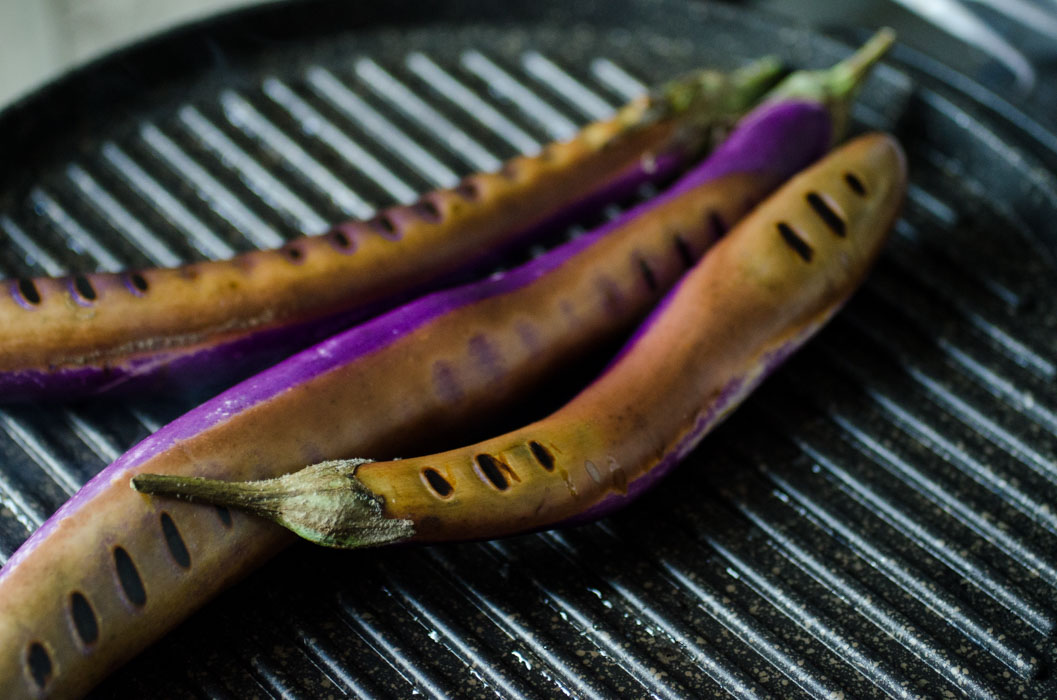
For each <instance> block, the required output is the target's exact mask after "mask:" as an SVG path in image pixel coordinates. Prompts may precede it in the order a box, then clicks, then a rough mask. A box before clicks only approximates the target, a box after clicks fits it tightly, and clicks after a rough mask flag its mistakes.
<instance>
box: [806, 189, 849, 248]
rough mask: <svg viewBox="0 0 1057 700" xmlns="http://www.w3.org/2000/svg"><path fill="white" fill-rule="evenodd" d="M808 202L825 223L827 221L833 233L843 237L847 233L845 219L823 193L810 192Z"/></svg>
mask: <svg viewBox="0 0 1057 700" xmlns="http://www.w3.org/2000/svg"><path fill="white" fill-rule="evenodd" d="M807 203H808V204H809V205H811V208H812V209H814V211H815V213H816V214H818V218H820V219H822V221H823V223H825V224H826V226H828V227H829V229H830V230H831V231H833V233H835V234H837V235H838V236H840V237H841V238H843V237H844V236H846V235H847V230H846V229H847V226H846V224H845V223H844V219H842V218H841V217H840V214H838V213H837V212H835V211H833V208H832V207H831V206H830V205H829V203H828V202H826V200H825V199H824V198H823V197H822V196H821V195H819V193H818V192H809V193H808V195H807Z"/></svg>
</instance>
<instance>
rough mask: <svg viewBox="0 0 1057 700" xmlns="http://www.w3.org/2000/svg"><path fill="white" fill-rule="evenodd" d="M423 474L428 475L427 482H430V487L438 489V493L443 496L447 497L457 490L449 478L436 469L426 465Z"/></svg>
mask: <svg viewBox="0 0 1057 700" xmlns="http://www.w3.org/2000/svg"><path fill="white" fill-rule="evenodd" d="M422 475H423V476H424V477H426V482H427V483H429V487H430V488H431V489H433V490H434V491H436V493H437V495H438V496H440V497H441V498H447V497H448V496H450V495H451V494H452V492H453V491H454V490H455V489H454V488H452V485H451V484H449V483H448V480H447V479H445V478H444V477H443V476H441V475H440V472H438V471H437V470H436V469H432V468H430V467H426V468H425V469H423V470H422Z"/></svg>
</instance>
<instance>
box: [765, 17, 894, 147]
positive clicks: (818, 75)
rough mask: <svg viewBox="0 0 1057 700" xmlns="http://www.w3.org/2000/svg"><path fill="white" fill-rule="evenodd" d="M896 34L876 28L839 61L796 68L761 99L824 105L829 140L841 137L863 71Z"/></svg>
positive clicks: (887, 46)
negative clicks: (830, 122)
mask: <svg viewBox="0 0 1057 700" xmlns="http://www.w3.org/2000/svg"><path fill="white" fill-rule="evenodd" d="M895 39H896V33H895V32H894V31H893V30H892V29H890V28H888V27H884V28H883V29H880V30H878V31H877V33H876V34H874V35H873V36H872V37H871V38H870V39H869V40H868V41H867V42H866V43H865V44H863V45H862V46H861V47H860V48H859V50H858V51H856V52H855V53H853V54H852V55H851V56H848V57H847V58H845V59H844V60H843V61H841V62H840V63H838V64H836V65H835V66H832V67H830V68H824V69H822V70H800V71H797V72H795V73H793V74H792V75H790V76H789V77H787V78H786V79H785V80H783V81H782V82H781V83H779V84H778V87H776V88H775V89H774V90H772V91H771V92H769V93H768V94H767V96H766V98H764V101H765V102H777V101H780V100H798V99H800V100H811V101H815V102H818V103H819V104H822V105H823V106H825V107H826V109H827V110H828V111H829V113H830V117H831V118H832V119H833V136H832V142H833V143H837V142H838V141H840V140H841V139H842V138H843V137H844V132H845V131H846V130H847V126H848V122H849V121H850V113H851V104H852V101H853V100H854V99H855V95H856V94H857V93H858V92H859V88H861V87H862V84H863V82H864V81H865V79H866V76H867V74H868V73H869V72H870V69H872V68H873V67H874V66H875V65H876V64H877V62H878V61H879V60H881V58H882V57H883V56H884V55H885V53H887V52H888V49H889V48H891V46H892V44H893V43H895Z"/></svg>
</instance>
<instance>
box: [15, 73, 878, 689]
mask: <svg viewBox="0 0 1057 700" xmlns="http://www.w3.org/2000/svg"><path fill="white" fill-rule="evenodd" d="M864 71H865V65H864V64H863V63H862V62H861V61H860V60H859V59H858V58H853V59H851V60H850V61H849V62H847V63H844V64H841V65H838V66H837V67H836V68H834V69H832V70H831V71H829V72H823V73H818V74H814V77H813V80H812V81H810V85H811V86H812V87H811V89H809V90H808V89H803V92H804V94H809V95H810V96H811V97H812V99H810V100H804V99H800V98H798V97H797V94H796V91H794V92H792V93H790V92H789V91H788V90H787V91H785V92H782V93H780V94H781V95H782V97H781V98H776V99H774V100H770V101H768V103H767V104H766V105H764V106H762V107H759V108H757V110H755V111H754V112H753V113H752V114H751V115H750V116H749V117H747V118H745V119H744V120H743V121H742V123H741V124H739V126H738V127H737V128H736V129H735V131H734V132H733V133H732V135H731V136H730V138H729V139H728V140H727V141H726V142H724V143H723V144H722V146H721V147H720V148H719V149H717V151H716V152H715V153H714V154H713V155H712V156H711V157H710V158H709V159H708V160H707V161H705V162H704V163H703V164H702V165H700V166H698V167H696V168H694V169H693V170H692V171H691V172H689V173H688V174H687V175H686V176H685V177H684V178H682V179H681V180H679V181H678V182H677V183H676V184H675V185H674V186H673V187H672V188H671V189H670V190H669V191H667V192H665V193H664V194H662V195H660V196H658V197H655V198H654V199H652V200H650V201H648V202H646V203H644V204H641V205H639V206H637V207H635V208H634V209H633V210H631V211H629V212H627V213H626V214H624V215H623V216H621V217H620V218H618V219H617V220H615V221H613V222H611V223H609V224H607V225H605V226H603V227H602V228H601V229H600V230H598V231H596V232H593V233H591V234H587V235H585V236H583V237H581V238H578V239H576V240H574V241H572V242H570V243H568V244H566V245H564V246H562V247H560V248H557V249H555V250H554V251H551V252H549V253H546V254H544V255H543V256H542V257H540V258H538V259H536V260H534V261H532V262H530V263H528V264H527V265H525V266H523V267H521V268H518V269H516V270H512V271H510V272H508V273H505V274H502V275H496V276H493V277H492V278H489V279H486V280H483V281H479V282H475V283H472V284H469V285H465V286H462V287H458V288H454V289H451V290H447V291H442V292H437V293H435V294H432V295H429V296H426V297H423V298H422V299H419V300H417V301H414V302H412V303H410V304H407V305H405V306H404V307H401V308H399V309H397V310H395V311H392V312H390V313H388V314H385V315H383V316H380V317H378V318H376V319H374V320H373V321H371V322H368V323H366V324H364V325H362V326H360V327H358V328H354V329H352V330H349V331H345V332H343V333H341V334H339V335H338V336H335V337H334V338H332V339H330V340H328V341H325V342H324V343H321V344H319V345H317V346H315V347H313V348H310V349H309V350H306V351H304V352H302V353H300V354H298V355H295V356H294V357H292V358H290V359H289V360H286V361H285V362H282V363H280V364H279V365H277V366H276V367H274V368H272V369H270V370H268V371H265V372H263V373H261V374H260V375H258V376H256V377H253V378H251V379H249V380H246V381H245V382H243V383H242V384H240V385H238V386H236V387H233V388H232V389H230V390H228V391H226V392H224V393H222V394H221V395H220V396H218V397H216V398H215V399H213V400H210V401H208V402H206V403H205V404H203V405H202V406H200V407H199V408H197V409H195V410H193V411H191V412H190V413H188V414H187V415H185V416H184V417H182V418H180V419H178V420H177V421H175V422H173V423H171V424H170V425H168V426H166V427H165V428H163V429H162V430H160V431H159V432H158V433H156V434H155V435H153V436H151V437H149V438H147V439H146V440H144V441H143V442H142V443H140V444H139V445H137V446H136V447H135V448H133V449H132V450H130V451H129V452H128V453H127V454H125V455H124V456H122V457H121V458H120V459H119V460H117V461H116V462H115V463H114V464H112V465H110V466H109V467H107V468H106V469H105V470H104V471H103V472H102V473H100V474H99V475H98V476H97V477H96V478H95V479H93V480H92V481H91V482H90V483H89V484H88V485H86V486H85V488H84V489H82V490H81V491H80V492H79V493H78V494H77V495H76V496H74V497H73V499H71V500H70V501H69V502H68V503H67V504H66V505H64V506H63V507H62V508H61V509H60V510H59V511H58V512H57V513H56V514H55V515H54V516H53V517H52V518H51V519H49V521H48V522H47V523H45V525H44V526H43V527H42V528H41V529H40V530H38V532H37V533H35V534H34V535H33V536H32V537H31V538H30V539H29V540H28V541H27V542H26V543H25V544H24V545H23V547H22V548H20V550H19V551H18V552H16V553H15V554H14V555H13V557H12V558H11V559H10V560H9V561H8V563H7V565H6V566H5V567H4V568H3V569H2V570H0V649H2V650H3V652H0V654H2V655H0V679H5V680H9V679H11V680H12V685H11V686H10V687H11V688H16V687H17V688H18V690H17V693H19V694H23V695H27V696H33V695H34V694H40V693H46V694H49V695H53V696H67V695H75V694H77V693H78V692H82V691H83V690H85V689H87V688H89V687H91V685H92V684H94V683H95V682H96V681H97V680H98V679H99V678H100V677H101V676H102V675H103V674H105V673H106V672H107V671H108V670H110V669H112V668H113V667H115V666H117V665H119V664H120V663H122V662H123V661H124V660H126V659H127V658H128V657H129V656H131V655H132V654H134V653H135V652H136V651H137V650H138V649H140V648H142V647H143V646H144V645H146V644H147V643H149V642H150V641H152V640H153V639H155V638H157V637H158V636H160V635H161V634H162V633H164V631H166V630H167V629H168V628H170V627H172V626H173V625H174V624H176V623H177V622H178V621H179V620H180V619H182V618H183V617H185V616H186V615H188V614H189V613H190V612H192V611H193V610H194V609H196V608H197V607H199V606H200V605H202V604H203V603H204V602H205V601H206V600H208V599H209V598H210V597H211V596H212V595H214V594H215V593H217V592H218V591H220V590H222V589H223V588H224V587H226V586H227V585H229V584H230V583H232V582H233V581H235V580H237V579H238V578H240V577H241V576H243V575H244V574H245V573H247V572H248V571H250V570H252V569H253V568H255V567H256V566H258V565H259V564H260V563H262V562H263V561H264V560H265V559H266V558H267V557H269V556H270V555H272V554H274V552H276V551H277V550H278V549H279V548H281V547H282V546H283V545H285V544H287V543H288V542H289V541H290V536H289V535H288V533H286V532H285V531H284V530H282V529H281V528H278V527H276V526H274V525H272V524H270V523H266V522H264V521H262V520H260V519H257V518H252V517H247V516H242V515H240V514H237V513H236V514H230V513H227V511H211V512H203V511H201V509H200V508H198V507H197V506H193V505H188V504H181V503H177V502H168V503H162V502H159V501H158V500H156V499H151V498H148V497H146V496H143V495H140V494H136V493H133V492H132V491H130V490H129V489H128V486H127V483H128V479H129V478H130V477H131V476H134V475H136V474H140V473H144V472H168V473H170V474H183V475H185V476H208V477H214V478H227V479H263V478H267V477H274V476H278V475H280V474H284V473H288V472H290V471H292V470H294V469H297V468H298V467H300V466H303V465H304V464H309V463H312V462H317V461H320V460H328V459H335V458H340V457H347V456H350V455H354V454H373V455H382V454H397V453H399V452H400V451H402V450H406V449H409V446H411V445H414V444H416V441H417V440H418V439H420V437H421V436H423V435H427V434H437V433H443V432H445V431H455V430H458V429H459V428H460V426H463V425H466V424H472V423H474V422H478V421H480V420H481V419H483V418H485V417H487V416H489V415H490V414H492V413H495V412H496V411H497V410H498V409H499V408H501V407H503V406H509V405H510V404H511V403H513V402H515V401H516V400H517V398H518V397H519V396H521V395H523V394H524V393H525V391H526V390H527V389H529V388H531V387H532V386H534V385H536V384H539V383H540V382H541V381H542V380H543V379H545V378H546V377H548V376H550V375H551V374H552V372H553V370H554V369H555V368H556V367H558V366H560V365H562V364H564V363H566V362H567V361H568V360H569V359H570V358H572V357H575V356H577V355H580V354H582V353H584V352H586V351H587V350H589V349H590V348H592V347H593V346H596V345H597V344H598V342H599V340H600V339H602V338H605V337H610V338H612V337H615V336H616V334H618V333H619V332H620V330H621V329H624V328H629V327H630V326H631V325H632V324H633V323H634V321H635V320H637V319H638V318H641V317H642V315H644V314H645V313H646V312H647V311H648V310H649V308H650V307H651V306H652V305H653V304H654V303H655V302H656V301H657V299H658V298H659V297H660V295H662V294H663V292H664V290H665V289H667V288H668V287H670V286H671V285H672V284H673V283H674V282H675V281H676V280H677V278H678V277H679V276H680V275H681V274H682V273H683V272H684V271H685V269H686V267H687V266H689V265H691V264H693V262H694V261H695V259H696V258H697V257H699V256H700V255H701V254H702V253H703V252H704V250H705V249H706V248H707V247H708V246H709V245H710V244H711V243H712V242H714V240H715V239H716V238H717V237H718V236H719V235H720V234H721V233H722V229H724V228H725V224H727V223H733V222H735V221H736V220H737V219H738V218H739V217H740V216H741V215H743V214H744V213H745V212H746V211H747V210H748V209H750V208H751V207H752V206H753V204H754V203H756V202H757V201H759V200H761V199H762V198H763V197H764V196H766V194H767V193H768V192H769V191H770V190H772V189H773V188H775V187H777V186H778V185H779V184H780V183H781V182H782V181H783V180H784V179H786V178H787V177H789V176H790V175H791V174H793V173H794V172H796V171H798V170H799V169H801V168H802V167H805V166H806V165H807V164H808V163H810V162H811V161H813V160H814V159H816V158H817V157H819V156H820V155H821V154H822V153H823V152H824V151H825V149H826V148H827V147H828V145H829V142H830V140H831V139H832V138H833V136H834V123H835V121H836V120H837V119H839V117H838V116H836V115H840V114H843V113H845V112H846V109H847V102H848V100H849V99H850V94H851V92H852V90H853V88H854V86H855V85H856V84H857V83H859V82H860V81H861V79H862V77H863V73H864ZM820 103H822V104H825V105H826V107H825V108H824V107H823V106H822V104H820ZM350 416H355V419H354V420H353V419H350ZM78 614H79V615H80V616H81V617H82V618H83V619H87V620H90V621H91V622H92V625H91V629H92V630H94V634H92V635H88V636H86V635H85V634H83V633H82V630H81V629H80V628H79V627H78V626H77V625H76V624H72V623H71V622H70V621H71V620H73V619H74V618H75V617H76V616H77V615H78ZM71 624H72V626H71ZM34 659H35V660H36V661H37V662H38V663H34ZM44 661H46V663H44Z"/></svg>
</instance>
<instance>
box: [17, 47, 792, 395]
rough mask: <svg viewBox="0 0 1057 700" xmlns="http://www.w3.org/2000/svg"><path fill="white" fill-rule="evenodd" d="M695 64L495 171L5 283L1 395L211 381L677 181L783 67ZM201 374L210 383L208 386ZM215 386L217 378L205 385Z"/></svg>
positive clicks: (199, 391) (151, 388)
mask: <svg viewBox="0 0 1057 700" xmlns="http://www.w3.org/2000/svg"><path fill="white" fill-rule="evenodd" d="M779 72H780V67H779V65H778V63H777V61H775V60H774V59H762V60H760V61H758V62H756V63H753V64H750V65H749V66H746V67H745V68H743V69H741V70H739V71H734V72H733V73H730V74H726V75H724V74H720V73H716V72H711V71H699V72H696V73H693V74H690V75H689V76H686V77H685V78H682V79H677V80H675V81H672V82H671V83H668V84H666V85H664V86H661V88H659V89H658V90H656V91H654V92H653V93H651V94H650V95H648V96H643V97H642V98H639V99H636V100H634V101H632V102H631V103H629V104H628V105H627V106H626V107H624V108H623V109H622V110H620V111H619V112H618V113H617V115H616V116H615V117H613V118H612V119H610V120H608V121H605V122H597V123H594V124H591V125H588V126H587V127H585V128H584V129H583V130H582V131H581V132H580V133H579V134H578V135H577V136H576V137H575V138H573V139H571V140H569V141H566V142H562V143H554V144H551V145H549V146H547V147H545V148H544V149H543V150H542V151H541V152H540V153H539V154H537V155H534V156H519V157H517V158H514V159H512V160H510V161H509V162H508V163H506V165H505V166H504V167H503V168H502V169H501V170H500V171H499V172H496V173H490V174H477V175H471V176H469V177H467V178H466V179H465V180H464V181H463V182H462V184H461V185H459V186H458V187H455V188H452V189H447V190H440V191H436V192H432V193H430V194H427V195H425V196H423V197H422V198H421V199H420V200H419V202H417V203H415V204H412V205H408V206H396V207H392V208H390V209H387V210H385V211H383V212H380V213H379V214H378V215H377V216H375V217H374V218H373V219H372V220H370V221H352V222H347V223H343V224H339V225H337V226H335V227H334V229H333V230H332V231H330V232H328V233H326V234H324V235H318V236H305V237H301V238H298V239H295V240H292V241H290V242H288V243H287V244H285V245H284V246H283V247H282V248H279V249H277V250H269V251H255V252H250V253H245V254H242V255H239V256H236V257H235V258H233V259H231V260H226V261H215V262H201V263H192V264H189V265H185V266H183V267H179V268H175V269H157V268H155V269H147V270H139V271H130V272H127V273H119V274H90V275H83V276H80V277H74V278H36V279H23V280H9V281H8V282H7V283H6V284H3V285H2V286H0V401H7V402H14V401H26V400H45V399H61V400H69V399H70V398H74V397H77V396H84V395H93V394H95V395H97V394H109V395H118V396H120V395H129V394H145V393H148V392H156V391H162V390H167V391H180V392H187V391H188V388H189V387H193V388H194V390H193V392H192V393H193V394H194V395H197V396H206V395H211V390H212V389H213V388H215V387H217V386H226V385H230V383H231V381H230V380H231V379H232V378H236V379H237V378H240V377H245V376H248V374H250V373H251V371H252V370H256V369H260V368H262V367H264V366H266V365H267V364H268V363H269V361H271V362H274V361H275V360H276V359H278V358H281V357H284V356H286V355H289V354H290V353H291V352H294V351H296V350H299V349H302V348H305V347H307V346H309V345H311V344H313V343H314V342H317V341H319V340H322V339H324V338H326V337H328V336H329V335H331V334H333V333H335V332H337V331H339V330H342V329H344V328H348V327H350V326H351V325H352V324H353V323H356V322H360V321H362V320H364V319H366V318H370V317H372V316H374V315H377V314H379V313H382V312H384V311H386V310H388V309H390V308H393V307H394V306H396V305H398V304H400V303H403V302H405V301H407V300H409V299H412V298H414V297H415V296H419V295H420V294H422V293H424V292H427V291H429V290H431V289H437V288H439V287H441V286H445V285H450V284H452V283H454V282H458V281H465V279H466V278H467V275H470V274H473V273H475V272H476V273H479V271H480V270H482V269H484V267H485V266H486V265H487V264H488V263H489V262H490V261H491V260H492V259H494V258H495V256H497V255H499V254H501V253H502V252H504V251H507V250H510V249H511V248H513V247H515V246H518V245H524V244H526V243H527V242H529V241H531V240H534V239H537V238H539V237H540V235H541V234H544V233H546V232H548V231H557V230H560V229H561V227H562V226H563V225H566V224H568V223H572V221H573V220H575V218H576V217H577V216H579V215H582V214H583V213H584V212H585V211H590V210H593V209H594V208H597V207H598V206H600V205H601V204H603V203H606V202H611V201H613V200H614V199H619V198H622V197H624V196H627V195H630V194H632V193H634V191H635V190H636V189H637V188H638V187H639V186H640V185H642V184H643V183H645V182H664V181H667V180H670V178H671V177H672V176H674V175H675V174H677V173H678V172H679V170H681V169H684V168H685V167H686V166H687V165H688V164H689V163H690V162H692V160H693V158H694V157H696V156H697V155H699V154H700V153H701V151H702V150H703V149H707V148H708V147H709V146H710V145H711V143H710V142H711V141H712V140H713V138H714V134H716V133H720V132H722V131H723V130H724V129H725V128H727V127H729V126H730V125H731V124H732V123H733V122H734V121H736V119H737V118H738V117H739V116H740V115H742V114H744V112H745V111H746V110H747V109H749V108H750V107H751V106H752V105H754V104H755V103H756V102H757V101H758V100H759V98H760V97H761V96H762V95H763V94H764V92H765V91H766V90H767V89H768V88H769V87H770V86H771V85H773V84H774V82H775V81H776V80H777V79H778V77H779ZM203 378H208V379H209V386H205V387H203V386H202V384H203ZM207 392H209V393H207Z"/></svg>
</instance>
